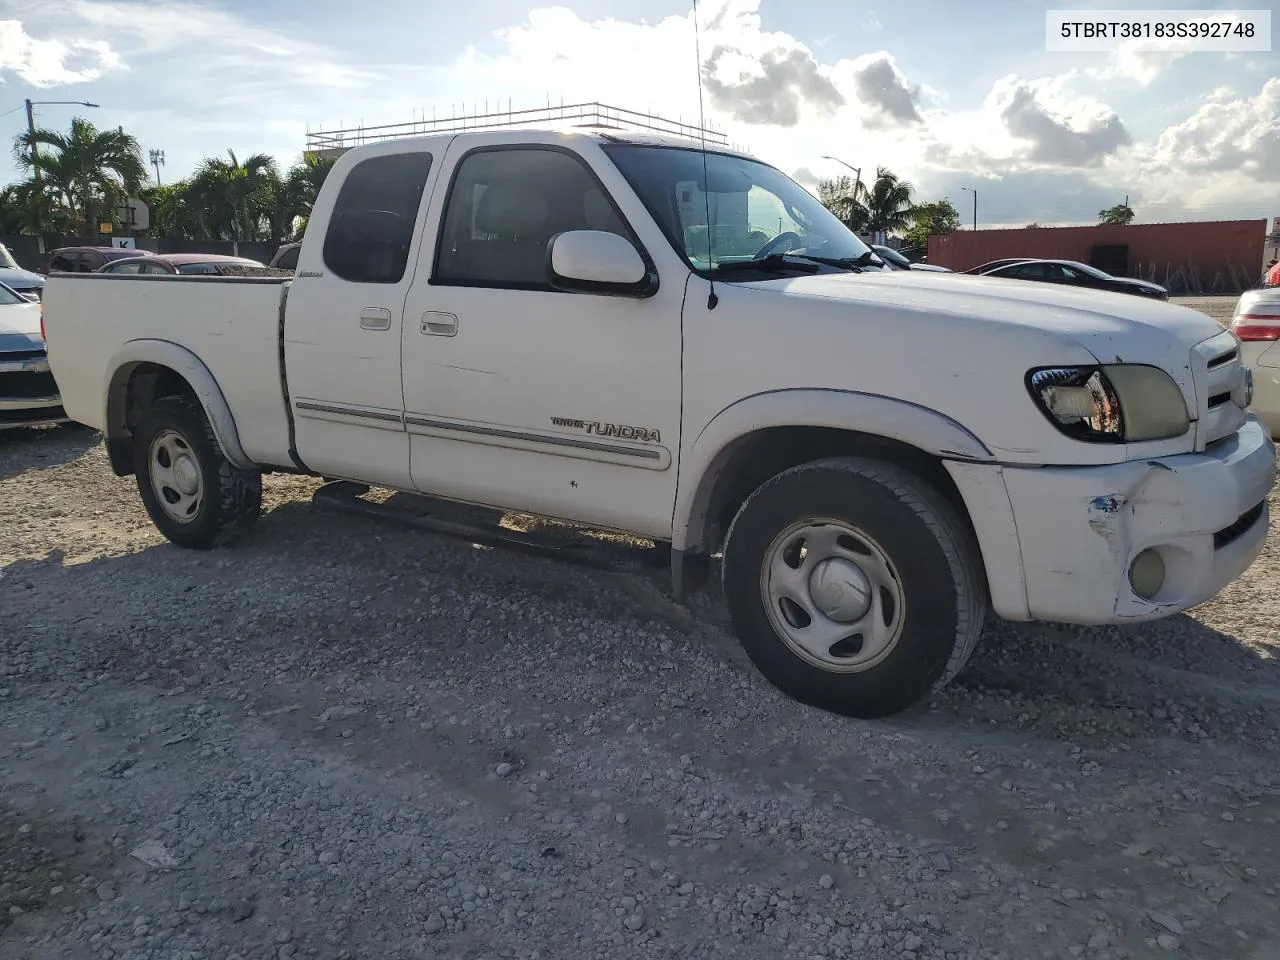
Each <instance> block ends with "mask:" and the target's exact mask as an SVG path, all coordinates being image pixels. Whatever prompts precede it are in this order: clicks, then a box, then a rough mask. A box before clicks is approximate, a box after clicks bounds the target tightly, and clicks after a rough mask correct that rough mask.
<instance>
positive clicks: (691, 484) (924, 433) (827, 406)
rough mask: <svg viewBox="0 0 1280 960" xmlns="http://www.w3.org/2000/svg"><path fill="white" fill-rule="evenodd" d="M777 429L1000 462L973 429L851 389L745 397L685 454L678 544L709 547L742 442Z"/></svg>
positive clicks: (675, 520) (675, 519)
mask: <svg viewBox="0 0 1280 960" xmlns="http://www.w3.org/2000/svg"><path fill="white" fill-rule="evenodd" d="M774 427H830V428H833V429H837V430H848V431H851V432H856V433H863V434H869V435H872V436H878V437H884V438H886V439H890V440H897V441H900V442H902V443H905V444H908V445H910V446H912V447H915V448H917V449H919V450H922V451H924V452H925V453H929V454H932V455H933V456H936V457H939V458H940V459H944V460H964V461H978V462H986V461H992V460H994V459H995V457H994V455H993V454H992V452H991V451H990V450H989V449H987V447H986V445H985V444H983V442H982V441H981V440H979V439H978V438H977V437H976V436H975V435H974V434H973V433H972V432H971V431H969V430H968V429H966V428H965V427H964V426H962V425H961V424H959V423H957V422H956V421H955V420H952V419H951V418H950V417H948V416H947V415H946V414H944V413H939V412H938V411H937V410H932V409H930V408H928V407H922V406H920V405H918V404H914V403H909V402H907V401H905V400H895V399H893V398H891V397H884V396H879V395H877V394H870V393H858V392H856V391H852V390H823V389H807V388H800V389H795V390H774V391H769V392H767V393H758V394H755V395H754V396H750V397H746V398H744V399H742V400H739V401H737V402H736V403H734V404H731V405H730V406H728V407H726V408H725V409H724V410H722V411H720V413H718V414H717V415H716V416H715V417H713V418H712V419H711V421H710V422H709V423H708V424H707V425H706V426H705V427H703V428H702V430H701V432H700V433H699V434H698V435H697V437H696V438H695V439H694V440H693V443H692V444H691V445H690V446H689V447H688V448H687V450H686V451H685V453H684V454H683V455H682V457H681V463H680V481H679V485H678V489H677V492H676V502H675V510H674V513H673V515H672V538H671V540H672V547H673V548H674V549H675V550H677V551H683V550H689V551H696V550H698V549H700V548H701V547H702V546H703V543H702V540H703V532H704V531H705V529H706V520H707V509H708V506H709V504H710V500H711V495H712V491H713V490H714V489H715V486H716V481H717V480H718V479H719V476H720V474H721V472H723V470H724V469H725V468H726V467H727V466H728V464H729V463H730V462H731V460H732V457H733V454H734V451H735V448H737V446H738V444H739V442H740V441H742V440H744V439H745V438H747V437H748V436H750V435H751V434H754V433H757V432H759V431H761V430H767V429H770V428H774Z"/></svg>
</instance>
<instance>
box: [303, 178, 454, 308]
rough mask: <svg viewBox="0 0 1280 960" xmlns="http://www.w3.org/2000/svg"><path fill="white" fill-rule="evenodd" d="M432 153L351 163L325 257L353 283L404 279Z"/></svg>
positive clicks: (326, 240) (332, 220)
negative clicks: (352, 164) (352, 165)
mask: <svg viewBox="0 0 1280 960" xmlns="http://www.w3.org/2000/svg"><path fill="white" fill-rule="evenodd" d="M430 170H431V154H429V153H395V154H389V155H387V156H384V157H370V158H369V159H368V160H362V161H360V162H359V163H357V164H356V165H355V166H354V167H352V168H351V172H350V173H348V174H347V178H346V179H345V180H344V181H343V182H342V188H341V189H340V190H339V191H338V199H337V201H336V202H335V203H334V207H333V215H332V216H331V217H330V218H329V227H328V230H327V231H326V232H325V235H324V262H325V266H327V267H328V268H329V269H330V270H332V271H333V272H334V274H335V275H337V276H339V277H341V278H342V279H343V280H349V281H350V282H352V283H399V282H400V280H401V279H402V278H403V277H404V271H405V266H406V265H407V264H408V262H409V247H410V246H411V245H412V242H413V231H414V226H415V224H416V223H417V219H418V207H419V205H420V204H421V203H422V194H423V191H424V190H425V188H426V185H427V174H428V173H429V172H430Z"/></svg>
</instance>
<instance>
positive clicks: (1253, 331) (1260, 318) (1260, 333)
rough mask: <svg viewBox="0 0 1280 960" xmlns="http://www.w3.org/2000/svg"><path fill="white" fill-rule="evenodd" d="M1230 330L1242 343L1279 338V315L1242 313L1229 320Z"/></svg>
mask: <svg viewBox="0 0 1280 960" xmlns="http://www.w3.org/2000/svg"><path fill="white" fill-rule="evenodd" d="M1231 332H1232V333H1234V334H1235V335H1236V337H1238V338H1239V339H1240V340H1241V342H1244V343H1257V342H1259V341H1269V340H1280V315H1276V314H1265V313H1242V314H1240V316H1238V317H1236V318H1235V319H1234V320H1232V321H1231Z"/></svg>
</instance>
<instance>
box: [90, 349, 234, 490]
mask: <svg viewBox="0 0 1280 960" xmlns="http://www.w3.org/2000/svg"><path fill="white" fill-rule="evenodd" d="M143 363H153V364H156V365H157V366H161V367H168V368H169V369H170V370H172V371H173V372H174V373H176V374H178V375H179V376H180V377H182V379H184V380H185V381H186V382H187V383H188V384H190V386H191V390H192V392H193V393H194V394H195V396H196V399H197V400H199V401H200V406H201V407H203V408H204V414H205V416H206V417H208V418H209V425H210V426H211V427H212V428H213V435H214V438H215V439H216V440H217V441H218V447H219V449H220V450H221V451H222V455H223V456H224V457H226V458H227V461H228V462H229V463H231V465H232V466H235V467H238V468H240V469H241V470H255V469H257V466H256V464H254V462H253V461H252V460H250V459H249V456H248V454H246V453H245V452H244V447H242V446H241V445H240V433H239V431H238V430H237V429H236V421H235V417H233V416H232V415H231V407H230V406H229V405H228V404H227V398H226V397H224V396H223V395H222V389H221V388H220V387H219V386H218V381H217V380H216V379H215V378H214V376H213V374H212V373H211V372H210V370H209V368H208V367H206V366H205V365H204V362H203V361H202V360H201V359H200V358H199V357H197V356H196V355H195V354H194V353H192V352H191V351H190V350H188V349H187V348H186V347H183V346H180V345H179V344H176V343H173V342H171V341H168V340H130V341H129V342H128V343H126V344H125V345H124V346H123V347H121V348H120V349H119V350H117V351H116V352H115V354H114V355H113V356H112V357H111V362H110V363H109V364H108V365H107V369H108V370H110V371H111V380H110V383H109V384H108V387H107V410H106V414H107V415H106V419H105V420H104V421H103V422H104V423H105V424H106V431H105V432H106V437H107V439H108V440H119V439H123V438H124V437H126V436H127V435H128V428H127V427H126V425H125V424H126V421H125V404H126V401H127V399H128V397H127V393H128V391H127V389H126V386H127V384H128V382H129V377H130V376H131V375H132V373H133V371H134V370H135V369H136V368H137V367H138V365H139V364H143Z"/></svg>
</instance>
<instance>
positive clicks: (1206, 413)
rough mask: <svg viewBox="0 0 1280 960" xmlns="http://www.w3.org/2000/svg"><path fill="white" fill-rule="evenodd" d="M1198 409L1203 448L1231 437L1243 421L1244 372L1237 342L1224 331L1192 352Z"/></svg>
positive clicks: (1245, 380) (1198, 438)
mask: <svg viewBox="0 0 1280 960" xmlns="http://www.w3.org/2000/svg"><path fill="white" fill-rule="evenodd" d="M1191 367H1192V370H1193V371H1194V374H1195V381H1196V403H1197V405H1198V407H1199V409H1198V410H1197V411H1196V414H1195V415H1196V418H1197V420H1198V421H1199V424H1198V434H1197V441H1198V442H1197V447H1199V448H1200V449H1204V448H1205V447H1208V446H1212V445H1213V444H1215V443H1217V442H1218V441H1219V440H1222V439H1224V438H1226V437H1229V436H1231V435H1232V434H1233V433H1235V432H1236V431H1237V430H1239V429H1240V428H1241V427H1242V426H1243V425H1244V421H1245V407H1246V405H1247V403H1248V386H1247V379H1246V377H1247V373H1246V370H1245V367H1244V365H1243V364H1242V363H1241V362H1240V345H1239V343H1238V342H1237V341H1236V338H1235V336H1234V335H1232V334H1231V333H1230V332H1229V331H1227V330H1224V331H1222V333H1220V334H1218V335H1217V336H1214V337H1210V338H1209V339H1208V340H1205V341H1203V342H1201V343H1198V344H1196V346H1195V348H1194V349H1193V350H1192V351H1191Z"/></svg>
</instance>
